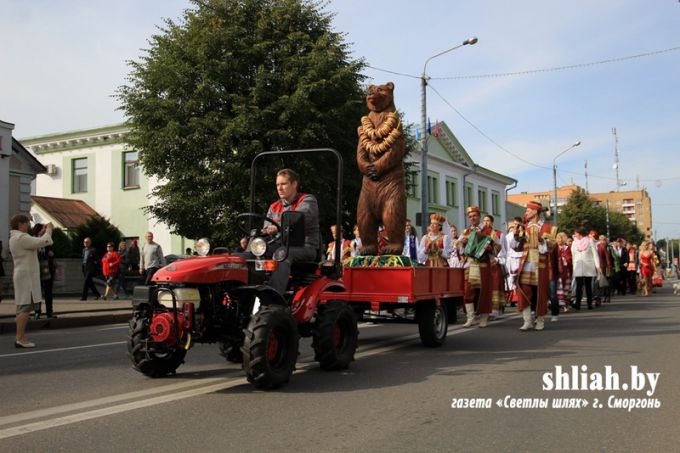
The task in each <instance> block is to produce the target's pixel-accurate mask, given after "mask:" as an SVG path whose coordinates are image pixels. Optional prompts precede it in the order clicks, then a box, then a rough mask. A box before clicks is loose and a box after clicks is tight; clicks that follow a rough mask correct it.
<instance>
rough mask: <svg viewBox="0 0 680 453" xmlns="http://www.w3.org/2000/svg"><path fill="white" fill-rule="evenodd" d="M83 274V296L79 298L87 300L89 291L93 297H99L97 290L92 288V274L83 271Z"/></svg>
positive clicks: (94, 287)
mask: <svg viewBox="0 0 680 453" xmlns="http://www.w3.org/2000/svg"><path fill="white" fill-rule="evenodd" d="M83 274H84V275H85V281H84V282H83V294H82V295H81V297H80V298H81V299H87V291H88V290H91V291H92V294H94V296H95V297H101V294H100V293H99V290H98V289H97V287H96V286H94V281H92V279H93V278H94V272H87V271H84V272H83Z"/></svg>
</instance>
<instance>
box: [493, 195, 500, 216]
mask: <svg viewBox="0 0 680 453" xmlns="http://www.w3.org/2000/svg"><path fill="white" fill-rule="evenodd" d="M491 213H492V214H493V215H500V214H501V196H500V194H499V193H498V192H494V191H492V192H491Z"/></svg>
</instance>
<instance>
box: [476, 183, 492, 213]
mask: <svg viewBox="0 0 680 453" xmlns="http://www.w3.org/2000/svg"><path fill="white" fill-rule="evenodd" d="M477 199H478V201H479V210H480V211H481V212H489V210H488V206H487V205H486V188H484V187H480V188H478V189H477Z"/></svg>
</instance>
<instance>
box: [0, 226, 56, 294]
mask: <svg viewBox="0 0 680 453" xmlns="http://www.w3.org/2000/svg"><path fill="white" fill-rule="evenodd" d="M48 245H52V236H51V235H50V234H49V233H45V234H44V235H42V236H40V237H33V236H31V235H29V234H28V233H22V232H21V231H19V230H12V231H11V232H10V233H9V252H10V253H11V254H12V260H13V261H14V301H15V303H16V304H17V305H29V304H30V303H31V301H32V302H35V303H38V302H42V292H41V291H40V263H39V262H38V249H39V248H41V247H45V246H48Z"/></svg>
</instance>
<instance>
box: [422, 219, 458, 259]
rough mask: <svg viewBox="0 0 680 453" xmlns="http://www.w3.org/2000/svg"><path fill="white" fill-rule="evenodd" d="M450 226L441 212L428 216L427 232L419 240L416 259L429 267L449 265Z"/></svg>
mask: <svg viewBox="0 0 680 453" xmlns="http://www.w3.org/2000/svg"><path fill="white" fill-rule="evenodd" d="M449 232H450V227H449V222H447V220H446V217H444V216H443V215H441V214H432V215H431V216H430V228H429V231H428V233H427V234H426V235H425V236H423V238H422V239H421V240H420V246H419V247H418V261H419V262H420V263H422V264H425V265H426V266H431V267H449V265H448V263H447V261H446V260H447V259H448V257H449V255H450V254H451V247H450V245H449V244H451V238H450V237H449Z"/></svg>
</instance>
